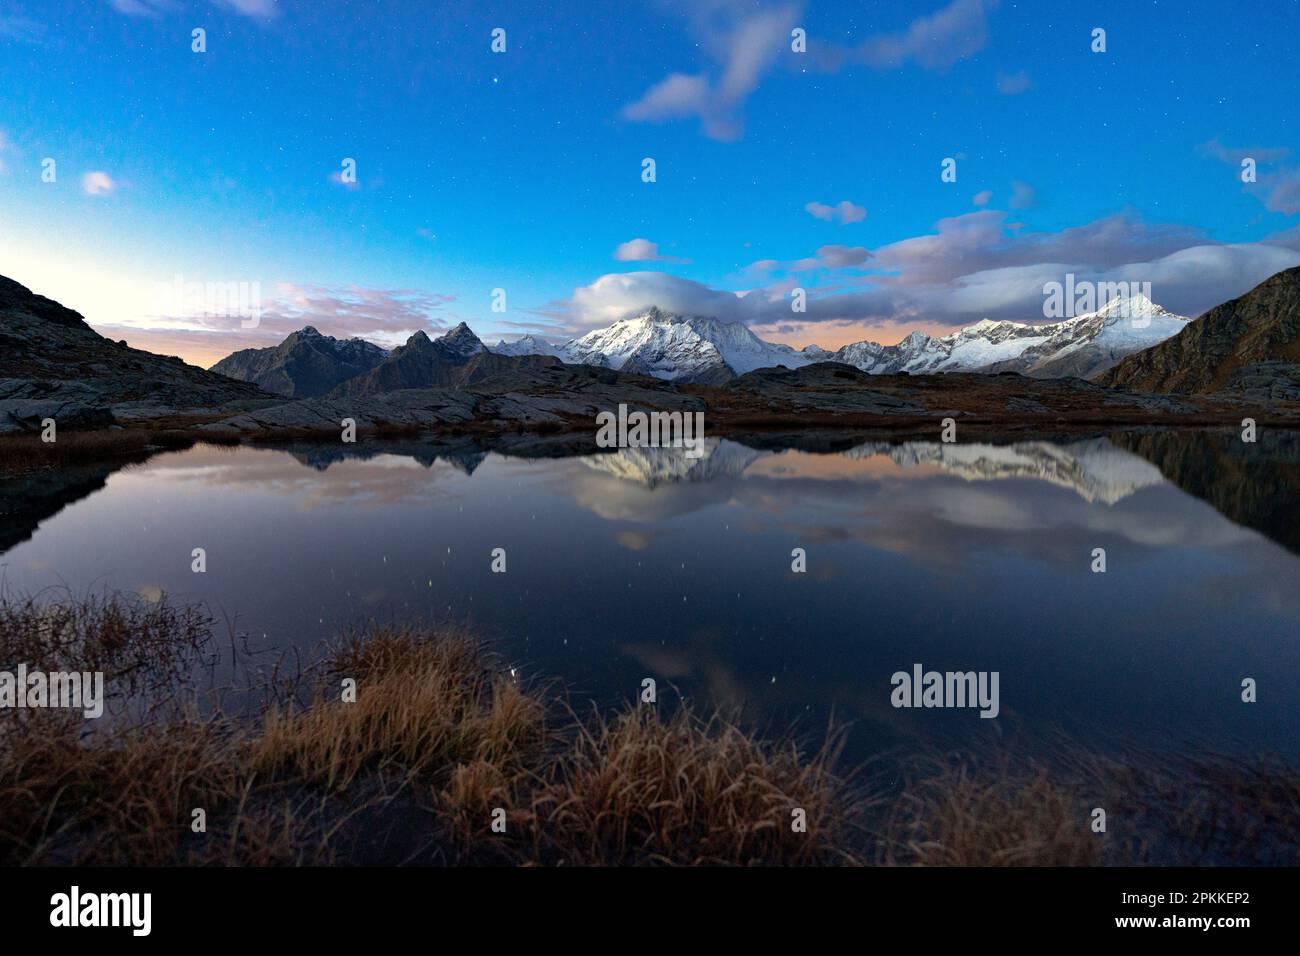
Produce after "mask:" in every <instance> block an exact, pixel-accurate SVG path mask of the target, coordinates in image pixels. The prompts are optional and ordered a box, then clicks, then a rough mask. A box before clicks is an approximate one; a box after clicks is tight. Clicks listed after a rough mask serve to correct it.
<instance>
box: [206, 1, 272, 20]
mask: <svg viewBox="0 0 1300 956" xmlns="http://www.w3.org/2000/svg"><path fill="white" fill-rule="evenodd" d="M217 2H218V3H219V4H221V6H223V7H226V8H228V9H230V10H233V11H235V13H240V14H243V15H244V16H246V17H274V16H278V15H279V13H280V10H279V7H278V6H277V3H276V0H217Z"/></svg>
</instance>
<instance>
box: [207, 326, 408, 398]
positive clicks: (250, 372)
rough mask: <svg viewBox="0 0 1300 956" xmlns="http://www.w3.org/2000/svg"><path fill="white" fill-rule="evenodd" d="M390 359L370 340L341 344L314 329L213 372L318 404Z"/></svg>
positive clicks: (238, 355)
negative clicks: (331, 392) (329, 392)
mask: <svg viewBox="0 0 1300 956" xmlns="http://www.w3.org/2000/svg"><path fill="white" fill-rule="evenodd" d="M387 357H388V352H387V351H386V350H385V349H381V348H380V347H379V346H378V345H372V344H371V343H369V342H367V341H365V340H364V339H358V338H352V339H344V340H340V339H336V338H334V337H333V336H332V335H321V334H320V333H319V332H318V331H316V329H315V328H313V327H312V326H310V325H309V326H307V327H306V328H303V329H300V330H299V331H297V332H293V333H291V334H290V335H289V337H288V338H286V339H285V340H284V341H283V342H281V343H280V344H279V345H276V346H272V347H270V348H262V349H241V350H240V351H238V352H235V353H233V354H231V355H228V356H226V357H225V358H223V359H222V360H221V361H220V362H218V363H217V364H216V365H213V366H212V368H211V371H213V372H217V373H219V374H221V375H226V376H229V377H230V378H234V379H238V380H239V381H241V382H253V383H254V384H256V385H259V386H261V387H262V388H263V389H265V390H266V391H268V392H273V393H274V394H276V395H283V396H285V397H286V398H314V397H316V396H317V395H324V394H325V393H326V392H328V391H330V390H331V389H333V388H334V387H336V386H337V385H339V384H341V383H342V382H345V381H347V380H348V379H350V378H354V377H356V376H357V375H360V374H361V373H363V372H368V371H370V369H372V368H374V367H375V366H376V365H378V364H379V363H381V362H383V361H384V359H385V358H387Z"/></svg>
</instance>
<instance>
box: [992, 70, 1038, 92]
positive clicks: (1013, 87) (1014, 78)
mask: <svg viewBox="0 0 1300 956" xmlns="http://www.w3.org/2000/svg"><path fill="white" fill-rule="evenodd" d="M1033 88H1034V81H1033V80H1031V79H1030V78H1029V74H1028V73H1026V72H1025V71H1024V70H1018V71H1016V72H1015V73H1003V72H1001V71H1000V70H999V71H998V92H999V93H1001V94H1002V95H1003V96H1019V95H1020V94H1021V93H1026V92H1028V91H1029V90H1031V89H1033Z"/></svg>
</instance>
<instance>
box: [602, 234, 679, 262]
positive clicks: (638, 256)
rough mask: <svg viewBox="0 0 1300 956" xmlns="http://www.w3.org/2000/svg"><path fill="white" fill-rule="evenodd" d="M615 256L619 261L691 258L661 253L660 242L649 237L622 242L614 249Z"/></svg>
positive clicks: (669, 260)
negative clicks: (652, 240)
mask: <svg viewBox="0 0 1300 956" xmlns="http://www.w3.org/2000/svg"><path fill="white" fill-rule="evenodd" d="M614 258H615V259H617V260H618V261H619V262H677V263H686V262H690V260H689V259H679V258H678V257H676V256H665V255H660V253H659V243H657V242H651V241H650V240H649V239H629V240H628V241H627V242H620V243H619V244H618V246H617V247H616V248H615V249H614Z"/></svg>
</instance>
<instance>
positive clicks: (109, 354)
mask: <svg viewBox="0 0 1300 956" xmlns="http://www.w3.org/2000/svg"><path fill="white" fill-rule="evenodd" d="M1298 327H1300V268H1295V269H1289V270H1286V271H1284V272H1281V273H1278V274H1277V275H1274V276H1273V277H1271V278H1269V279H1268V280H1266V281H1265V282H1263V283H1261V284H1260V285H1259V286H1257V287H1256V288H1255V289H1252V290H1251V291H1250V292H1248V293H1246V294H1245V295H1243V296H1240V297H1239V298H1237V299H1234V300H1232V301H1230V302H1225V303H1224V304H1222V305H1220V306H1217V307H1216V308H1214V309H1211V310H1209V311H1208V312H1206V313H1205V314H1203V315H1202V316H1201V317H1200V318H1198V319H1196V320H1195V321H1192V322H1189V321H1187V320H1185V319H1183V318H1182V317H1181V316H1176V315H1173V314H1172V313H1169V312H1167V311H1166V310H1164V309H1161V308H1160V307H1159V306H1156V305H1154V304H1153V303H1151V302H1150V301H1149V300H1147V299H1145V298H1141V297H1137V298H1133V299H1118V300H1113V301H1111V302H1108V303H1107V304H1106V305H1105V306H1104V307H1103V308H1101V309H1099V310H1097V311H1096V312H1092V313H1089V314H1087V315H1083V316H1079V317H1077V318H1073V319H1068V320H1064V321H1059V322H1053V323H1048V324H1043V325H1030V324H1027V323H1015V322H990V321H984V322H979V323H976V324H974V325H972V326H968V327H966V328H963V329H959V330H956V331H954V332H952V333H950V334H948V335H945V336H939V337H932V336H928V335H925V334H924V333H921V332H914V333H912V334H911V335H909V336H907V337H906V338H905V339H903V341H901V342H899V343H897V344H896V345H889V346H883V345H879V344H877V343H872V342H858V343H854V344H852V345H848V346H845V347H844V348H841V349H838V350H836V351H835V352H829V351H827V350H824V349H819V348H817V347H816V346H809V347H807V348H804V349H802V350H795V349H793V348H791V347H790V346H787V345H780V344H774V343H770V342H765V341H763V340H762V339H760V338H758V336H756V335H755V334H754V333H753V332H752V331H751V330H750V329H749V328H748V327H747V326H745V325H743V324H741V323H734V322H732V323H729V322H723V321H720V320H718V319H716V318H711V317H702V316H680V315H674V314H671V313H668V312H665V311H663V310H660V309H649V310H647V311H645V312H644V313H642V314H640V315H637V316H633V317H631V318H628V319H623V320H620V321H618V322H615V323H613V324H612V325H610V326H609V327H607V328H604V329H599V330H596V331H594V332H589V333H587V334H586V335H583V336H581V337H580V338H577V339H573V340H571V341H569V342H566V343H564V344H562V345H557V344H554V343H549V342H545V341H544V340H541V339H536V338H529V339H523V340H520V341H519V342H515V343H509V344H506V343H502V344H500V345H499V346H498V347H497V349H496V350H490V349H488V348H487V347H485V346H484V344H483V342H482V341H480V339H479V338H478V336H476V335H475V334H474V333H473V332H472V331H471V330H470V329H469V327H468V326H467V325H465V324H464V323H462V324H460V325H458V326H456V327H455V328H453V329H451V330H449V331H447V332H446V333H444V334H443V335H441V336H439V337H437V338H431V337H430V336H429V335H428V334H427V333H425V332H423V331H419V332H416V333H414V334H413V335H411V336H410V338H409V339H408V340H407V341H406V342H405V343H404V344H403V345H402V346H400V347H398V348H395V349H393V350H392V351H391V352H390V351H386V350H384V349H381V348H379V347H378V346H376V345H372V344H370V343H367V342H364V341H362V340H359V339H350V340H345V341H340V340H338V339H335V338H332V337H330V336H325V335H321V334H320V333H319V332H318V331H317V330H316V329H314V328H312V327H310V326H308V327H306V328H304V329H301V330H299V331H297V332H294V333H292V334H291V335H289V336H288V337H287V338H286V339H285V341H284V342H282V343H280V344H279V345H277V346H274V347H271V348H265V349H244V350H241V351H239V352H236V353H234V354H233V355H231V356H229V357H227V358H226V359H223V360H222V361H221V362H219V363H217V365H215V366H214V368H213V370H210V371H204V370H203V369H199V368H195V367H193V366H190V365H187V364H186V363H184V362H183V361H181V360H180V359H178V358H175V357H165V356H159V355H154V354H152V353H149V352H144V351H141V350H138V349H132V348H130V347H129V346H127V345H126V343H125V342H124V341H122V342H114V341H112V340H110V339H107V338H105V337H104V336H102V335H100V334H99V333H97V332H96V331H94V330H93V329H92V328H90V326H89V325H88V324H87V323H86V322H85V320H84V319H83V318H82V317H81V316H80V315H79V314H78V313H76V312H73V311H72V310H70V309H66V308H64V307H63V306H61V305H59V304H58V303H56V302H53V301H51V300H50V299H47V298H45V297H43V296H39V295H37V294H35V293H33V292H31V291H30V290H29V289H26V288H24V287H23V286H21V285H19V284H18V283H16V282H14V281H12V280H9V279H3V278H0V431H31V430H34V429H36V428H39V426H40V422H41V421H42V420H44V419H45V418H47V417H56V418H57V419H58V421H59V423H60V424H61V425H71V426H72V427H103V426H107V425H111V424H119V425H127V424H131V423H134V422H144V421H158V420H169V419H171V420H174V419H178V418H195V417H207V418H209V419H211V418H213V417H214V416H215V415H217V414H218V413H221V414H223V415H225V416H227V418H229V420H230V421H232V422H236V423H239V424H236V425H234V426H232V427H235V428H236V429H238V428H240V427H247V428H250V429H252V428H256V429H260V430H265V429H268V428H271V429H275V428H278V429H281V430H284V429H286V428H290V427H294V428H302V429H308V430H309V429H310V427H312V426H313V423H315V427H319V422H320V421H321V420H322V416H323V417H324V419H328V420H334V419H336V418H337V417H339V416H343V417H348V416H350V415H351V413H354V412H355V413H356V415H357V416H359V417H358V421H359V420H360V418H361V417H366V416H369V418H368V420H369V421H371V423H372V424H373V425H374V426H375V427H379V425H380V423H385V422H387V423H389V424H391V425H393V426H394V427H397V426H401V427H404V428H406V427H415V426H417V425H419V424H420V423H421V422H424V421H425V419H428V421H429V422H435V421H437V422H441V421H444V420H446V421H460V422H464V421H468V420H470V419H474V420H476V421H477V420H479V419H483V420H484V421H487V420H490V419H492V418H493V416H496V417H497V418H499V419H500V420H501V421H506V420H509V421H517V422H525V423H527V422H531V423H534V424H536V423H539V422H541V423H545V424H547V425H548V426H549V427H554V426H558V425H562V424H563V423H565V422H568V421H570V420H571V419H573V420H576V419H575V416H577V418H581V417H582V416H585V415H586V414H587V412H588V410H590V409H591V408H596V409H599V408H604V407H608V406H607V405H605V404H602V403H603V402H606V401H607V400H612V401H613V402H614V404H617V403H618V402H622V401H628V402H631V401H634V400H635V399H634V398H632V396H634V395H635V396H639V397H640V398H649V399H650V404H651V405H652V406H656V407H662V406H663V403H668V404H669V405H671V406H672V407H681V403H682V402H683V401H688V400H689V401H693V400H695V398H693V397H692V396H698V395H699V394H701V393H697V392H695V391H693V390H686V391H681V390H679V388H678V386H679V385H696V386H699V385H708V386H712V391H711V392H709V393H707V394H709V395H710V396H711V397H710V398H708V400H707V402H706V405H707V407H708V408H709V409H710V411H711V412H712V413H713V415H714V416H715V418H714V421H718V420H719V419H718V417H717V416H720V415H721V416H723V417H724V418H725V417H726V416H727V415H732V416H733V417H734V416H739V417H741V418H754V419H755V420H758V419H763V420H768V419H773V416H776V418H781V416H783V415H787V414H790V415H793V416H794V418H793V419H791V423H792V424H793V423H795V422H797V423H798V425H799V427H814V425H813V423H812V422H813V420H812V419H811V418H809V414H810V413H811V410H812V409H814V408H815V409H817V414H820V415H823V416H830V418H836V417H837V416H843V415H858V416H863V415H865V416H868V417H870V416H875V415H884V414H888V415H915V414H919V413H921V411H922V410H923V409H924V408H931V407H933V408H944V409H953V408H959V407H963V404H962V403H963V402H964V403H966V405H967V406H968V407H969V410H970V411H972V412H973V411H978V412H979V413H980V414H987V415H993V414H1013V415H1026V414H1028V415H1038V414H1046V413H1047V412H1048V411H1049V410H1064V411H1065V412H1066V413H1068V414H1070V415H1083V414H1085V413H1087V414H1091V412H1089V411H1088V410H1089V409H1092V408H1096V409H1097V410H1099V411H1100V412H1102V414H1104V415H1133V414H1139V415H1142V416H1148V415H1151V414H1161V415H1163V414H1175V415H1181V414H1192V413H1194V412H1196V411H1197V409H1198V408H1199V409H1206V408H1209V407H1211V406H1213V407H1216V408H1217V407H1220V406H1222V407H1224V408H1226V407H1227V405H1225V404H1224V403H1225V402H1227V403H1233V402H1240V401H1241V400H1242V399H1247V400H1250V401H1262V402H1268V403H1270V404H1271V405H1272V406H1274V407H1275V408H1280V407H1281V406H1287V407H1291V406H1296V407H1300V344H1298V342H1297V334H1298ZM1099 369H1100V371H1098V370H1099ZM935 372H945V373H948V372H951V373H955V374H953V375H951V376H949V375H938V376H928V377H929V378H930V381H929V382H927V383H926V384H925V386H924V389H922V390H920V391H918V388H917V385H910V384H908V379H907V378H906V377H904V376H910V375H912V374H915V373H921V374H925V373H935ZM1005 372H1016V373H1020V375H1017V376H1014V377H1012V378H1010V379H1008V380H1006V383H1005V384H1004V385H999V384H998V382H997V380H998V379H1000V378H1001V376H1000V375H998V374H996V373H1005ZM969 373H982V374H969ZM1085 375H1086V376H1092V381H1094V382H1096V383H1097V384H1095V385H1094V384H1090V383H1089V382H1087V381H1084V380H1082V377H1083V376H1085ZM918 384H919V383H918ZM1107 387H1108V388H1109V389H1110V390H1109V391H1108V390H1107ZM1165 393H1180V394H1182V395H1186V396H1188V397H1187V398H1184V397H1179V395H1178V394H1175V395H1169V394H1165ZM1192 395H1200V396H1204V397H1205V401H1199V402H1196V401H1191V400H1190V396H1192ZM945 396H946V397H945ZM312 403H318V404H320V403H324V404H321V405H320V407H315V406H312ZM367 403H368V404H367ZM1279 403H1280V405H1279ZM362 404H366V405H367V407H366V408H364V409H363V408H362V407H361V406H362ZM290 406H293V407H290ZM273 408H274V409H277V410H276V411H275V412H274V414H272V413H271V410H272V409H273ZM800 409H804V410H808V411H799V410H800ZM1124 409H1128V410H1129V411H1124ZM999 410H1001V412H999ZM1280 413H1283V414H1288V415H1289V414H1291V412H1289V411H1284V412H1280ZM231 416H233V417H231ZM755 416H757V418H755ZM829 421H830V419H828V420H827V422H828V423H829Z"/></svg>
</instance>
